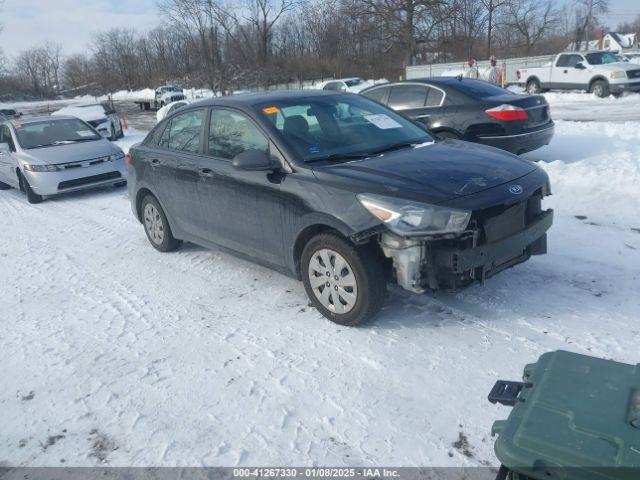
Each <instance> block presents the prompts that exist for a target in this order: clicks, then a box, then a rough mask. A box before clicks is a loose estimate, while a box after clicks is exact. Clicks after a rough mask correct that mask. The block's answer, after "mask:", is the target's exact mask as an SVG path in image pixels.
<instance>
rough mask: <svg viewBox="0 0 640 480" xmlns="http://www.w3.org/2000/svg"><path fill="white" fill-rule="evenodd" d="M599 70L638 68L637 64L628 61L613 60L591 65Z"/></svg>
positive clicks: (612, 70)
mask: <svg viewBox="0 0 640 480" xmlns="http://www.w3.org/2000/svg"><path fill="white" fill-rule="evenodd" d="M593 67H596V68H598V69H601V70H606V71H608V72H614V71H619V70H624V71H625V72H628V71H629V70H638V65H637V64H634V63H629V62H614V63H604V64H602V65H593Z"/></svg>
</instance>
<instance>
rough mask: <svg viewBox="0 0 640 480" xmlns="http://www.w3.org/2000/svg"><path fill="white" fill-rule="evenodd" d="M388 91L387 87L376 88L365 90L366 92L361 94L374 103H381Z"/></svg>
mask: <svg viewBox="0 0 640 480" xmlns="http://www.w3.org/2000/svg"><path fill="white" fill-rule="evenodd" d="M388 91H389V87H378V88H373V89H371V90H367V91H366V92H363V93H362V95H364V96H365V97H367V98H370V99H371V100H375V101H376V102H379V103H383V101H384V98H385V97H386V95H387V92H388Z"/></svg>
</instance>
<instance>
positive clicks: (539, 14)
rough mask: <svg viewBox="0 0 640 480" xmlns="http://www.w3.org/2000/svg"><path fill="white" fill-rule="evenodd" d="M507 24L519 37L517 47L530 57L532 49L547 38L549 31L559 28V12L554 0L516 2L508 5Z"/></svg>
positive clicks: (519, 0)
mask: <svg viewBox="0 0 640 480" xmlns="http://www.w3.org/2000/svg"><path fill="white" fill-rule="evenodd" d="M506 24H507V27H508V28H511V29H513V31H515V32H516V33H517V35H518V37H519V41H518V43H517V44H516V46H517V47H523V48H524V53H525V55H529V54H530V53H531V49H532V48H533V47H534V46H535V45H536V44H537V43H538V42H540V41H541V40H542V39H543V38H545V36H546V35H547V33H548V32H549V30H551V29H553V28H555V27H556V26H558V24H559V18H558V12H557V10H556V9H555V8H554V6H553V1H552V0H547V1H546V2H537V1H532V0H515V1H513V2H511V3H509V4H508V12H507V14H506Z"/></svg>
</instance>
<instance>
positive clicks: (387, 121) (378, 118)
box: [364, 113, 402, 130]
mask: <svg viewBox="0 0 640 480" xmlns="http://www.w3.org/2000/svg"><path fill="white" fill-rule="evenodd" d="M364 118H365V120H367V121H368V122H370V123H373V124H374V125H375V126H376V127H378V128H379V129H380V130H388V129H390V128H402V125H400V124H399V123H398V122H396V121H395V120H394V119H393V118H391V117H390V116H388V115H385V114H384V113H378V114H376V115H364Z"/></svg>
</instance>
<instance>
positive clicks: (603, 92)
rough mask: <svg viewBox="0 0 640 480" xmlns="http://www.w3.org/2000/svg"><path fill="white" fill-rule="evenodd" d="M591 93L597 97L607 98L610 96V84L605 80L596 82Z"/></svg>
mask: <svg viewBox="0 0 640 480" xmlns="http://www.w3.org/2000/svg"><path fill="white" fill-rule="evenodd" d="M591 93H593V94H594V95H595V96H596V97H600V98H605V97H608V96H609V84H608V83H607V82H605V81H604V80H596V81H595V82H594V83H593V85H592V86H591Z"/></svg>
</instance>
